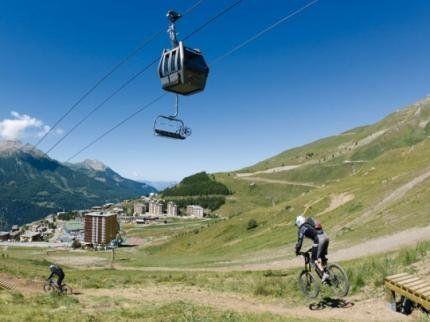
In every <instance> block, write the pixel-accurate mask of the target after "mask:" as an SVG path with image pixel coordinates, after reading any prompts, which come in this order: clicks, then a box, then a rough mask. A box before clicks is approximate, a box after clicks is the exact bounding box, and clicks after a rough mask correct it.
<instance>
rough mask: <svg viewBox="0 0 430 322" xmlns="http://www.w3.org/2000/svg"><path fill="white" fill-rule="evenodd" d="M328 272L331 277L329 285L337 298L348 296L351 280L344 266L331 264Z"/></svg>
mask: <svg viewBox="0 0 430 322" xmlns="http://www.w3.org/2000/svg"><path fill="white" fill-rule="evenodd" d="M327 271H328V274H329V276H330V279H329V284H330V286H331V288H332V290H333V292H334V293H335V294H336V296H339V297H344V296H347V295H348V292H349V280H348V275H347V274H346V272H345V270H344V269H343V268H342V266H340V265H338V264H329V265H328V266H327Z"/></svg>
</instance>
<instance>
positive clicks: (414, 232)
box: [115, 226, 430, 272]
mask: <svg viewBox="0 0 430 322" xmlns="http://www.w3.org/2000/svg"><path fill="white" fill-rule="evenodd" d="M425 240H430V226H427V227H423V228H412V229H408V230H404V231H402V232H398V233H395V234H392V235H387V236H382V237H378V238H375V239H371V240H367V241H365V242H363V243H360V244H357V245H354V246H351V247H348V248H343V249H339V250H337V251H334V252H331V253H330V256H329V257H330V260H332V261H336V262H338V261H343V260H350V259H354V258H360V257H364V256H370V255H376V254H380V253H385V252H388V251H393V250H398V249H401V248H404V247H407V246H413V245H416V244H417V243H418V242H420V241H425ZM285 254H286V255H287V252H286V253H285ZM302 265H303V260H302V259H301V258H300V257H296V258H293V259H279V260H272V261H271V260H270V259H265V262H263V263H249V264H235V265H229V266H218V267H202V268H186V267H158V266H157V267H129V266H121V265H118V264H116V265H115V268H116V269H122V270H138V271H207V272H231V271H261V270H268V269H274V270H276V269H290V268H297V267H301V266H302Z"/></svg>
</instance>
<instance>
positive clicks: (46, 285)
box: [43, 283, 52, 293]
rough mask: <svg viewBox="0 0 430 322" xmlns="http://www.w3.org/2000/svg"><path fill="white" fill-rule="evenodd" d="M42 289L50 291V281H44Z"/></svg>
mask: <svg viewBox="0 0 430 322" xmlns="http://www.w3.org/2000/svg"><path fill="white" fill-rule="evenodd" d="M43 290H44V291H45V292H46V293H49V292H52V285H51V283H45V284H43Z"/></svg>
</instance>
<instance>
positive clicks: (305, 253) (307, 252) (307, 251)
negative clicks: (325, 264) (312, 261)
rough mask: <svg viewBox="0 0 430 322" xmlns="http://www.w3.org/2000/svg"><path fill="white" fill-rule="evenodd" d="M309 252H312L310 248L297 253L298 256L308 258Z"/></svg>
mask: <svg viewBox="0 0 430 322" xmlns="http://www.w3.org/2000/svg"><path fill="white" fill-rule="evenodd" d="M311 252H312V247H311V248H309V249H308V250H306V251H304V252H299V255H302V256H305V257H306V256H309V255H310V253H311Z"/></svg>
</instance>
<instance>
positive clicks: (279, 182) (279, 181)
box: [235, 176, 321, 188]
mask: <svg viewBox="0 0 430 322" xmlns="http://www.w3.org/2000/svg"><path fill="white" fill-rule="evenodd" d="M235 179H240V180H246V181H252V182H263V183H275V184H283V185H290V186H302V187H310V188H321V186H318V185H316V184H313V183H309V182H297V181H286V180H276V179H267V178H261V177H254V176H249V177H235Z"/></svg>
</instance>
